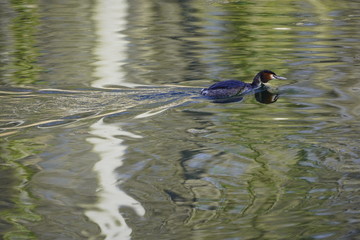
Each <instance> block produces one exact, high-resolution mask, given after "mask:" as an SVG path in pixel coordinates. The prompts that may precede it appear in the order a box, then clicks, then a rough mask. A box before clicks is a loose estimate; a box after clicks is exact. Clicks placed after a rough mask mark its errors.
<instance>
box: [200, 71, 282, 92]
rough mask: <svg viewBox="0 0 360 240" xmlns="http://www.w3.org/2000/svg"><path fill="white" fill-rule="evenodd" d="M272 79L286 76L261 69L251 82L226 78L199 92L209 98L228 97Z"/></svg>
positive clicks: (255, 87)
mask: <svg viewBox="0 0 360 240" xmlns="http://www.w3.org/2000/svg"><path fill="white" fill-rule="evenodd" d="M272 79H286V78H284V77H280V76H277V75H276V74H275V73H274V72H272V71H269V70H263V71H260V72H259V73H258V74H256V76H255V77H254V79H253V82H252V83H245V82H242V81H239V80H226V81H221V82H217V83H215V84H213V85H211V86H210V87H208V88H203V89H202V90H201V92H200V93H201V95H203V96H207V97H210V98H229V97H234V96H238V95H241V94H246V93H248V92H250V91H252V90H255V89H258V88H259V87H261V86H262V85H263V84H264V83H267V82H268V81H270V80H272Z"/></svg>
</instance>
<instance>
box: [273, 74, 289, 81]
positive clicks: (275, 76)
mask: <svg viewBox="0 0 360 240" xmlns="http://www.w3.org/2000/svg"><path fill="white" fill-rule="evenodd" d="M274 78H276V79H280V80H286V78H284V77H280V76H277V75H274Z"/></svg>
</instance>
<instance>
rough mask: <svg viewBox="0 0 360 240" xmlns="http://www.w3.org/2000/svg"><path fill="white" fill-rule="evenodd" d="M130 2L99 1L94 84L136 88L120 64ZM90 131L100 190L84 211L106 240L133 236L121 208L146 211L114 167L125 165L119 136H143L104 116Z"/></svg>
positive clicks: (124, 0) (96, 16) (124, 51)
mask: <svg viewBox="0 0 360 240" xmlns="http://www.w3.org/2000/svg"><path fill="white" fill-rule="evenodd" d="M127 10H128V3H127V1H126V0H107V1H100V0H99V1H97V4H96V6H95V12H94V17H93V19H94V22H95V26H96V33H97V46H96V49H95V50H94V51H95V52H94V54H95V56H96V57H97V59H98V61H97V62H96V63H95V70H94V75H95V77H96V78H97V80H96V81H95V82H93V83H92V86H93V87H98V88H103V87H106V86H111V85H122V86H127V87H134V86H135V84H131V83H126V82H125V80H124V79H125V73H124V72H123V71H122V69H121V66H122V65H123V63H124V62H125V60H126V59H127V54H126V51H127V44H128V42H127V41H126V40H125V35H124V34H122V33H121V32H122V30H124V29H125V28H126V24H127V21H126V16H127ZM90 133H91V134H93V135H94V136H95V137H92V138H88V139H87V140H88V141H89V142H90V143H92V144H94V148H93V151H94V152H96V153H97V154H98V155H99V156H100V161H98V162H97V163H96V164H95V166H94V171H95V172H96V173H97V176H98V182H99V190H98V192H97V198H98V202H97V203H96V204H95V205H93V206H91V209H90V208H88V210H87V211H86V212H85V214H86V216H88V217H89V218H90V219H91V220H92V221H94V222H95V223H97V224H98V225H99V227H100V228H101V232H102V234H103V235H105V237H106V239H130V235H131V232H132V229H131V228H130V227H129V226H128V225H127V223H126V221H125V219H124V217H123V216H122V215H121V213H120V212H119V208H120V207H129V208H131V209H133V210H134V211H135V212H136V213H137V214H138V215H139V216H143V215H144V214H145V209H144V208H143V207H142V206H141V204H140V203H139V202H138V201H136V200H135V199H133V198H132V197H130V196H129V195H127V194H126V193H125V192H124V191H122V190H121V189H120V188H119V184H121V182H122V181H121V179H119V177H118V176H116V174H115V170H116V169H117V168H119V167H121V166H122V164H123V160H124V158H123V155H124V153H125V150H126V148H127V147H126V146H125V145H124V144H123V140H122V139H120V138H119V136H127V137H131V138H141V136H138V135H135V134H132V133H130V132H126V131H123V130H122V129H121V126H120V124H105V123H104V122H103V119H100V120H99V121H98V122H96V123H95V124H93V125H92V126H91V131H90Z"/></svg>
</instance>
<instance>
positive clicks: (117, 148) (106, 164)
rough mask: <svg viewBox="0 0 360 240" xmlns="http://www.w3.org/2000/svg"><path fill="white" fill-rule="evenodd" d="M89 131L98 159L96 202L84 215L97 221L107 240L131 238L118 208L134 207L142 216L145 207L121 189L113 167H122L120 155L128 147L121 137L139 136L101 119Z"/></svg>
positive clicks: (120, 181) (96, 166)
mask: <svg viewBox="0 0 360 240" xmlns="http://www.w3.org/2000/svg"><path fill="white" fill-rule="evenodd" d="M90 133H91V134H92V135H93V136H94V137H92V138H88V139H87V140H88V141H89V142H90V143H92V144H94V149H93V151H94V152H96V153H97V154H98V155H99V157H100V160H99V161H98V162H97V163H96V164H95V165H94V168H93V169H94V171H95V172H96V174H97V176H98V181H99V182H98V183H99V187H98V190H97V197H98V200H97V203H96V204H95V205H93V206H88V207H87V208H90V209H89V210H87V211H86V215H87V216H88V217H89V218H90V219H91V220H92V221H94V222H96V223H97V224H98V225H99V226H100V228H101V232H102V234H103V235H105V237H106V239H130V234H131V232H132V230H131V228H130V227H129V226H128V225H127V224H126V221H125V218H124V217H123V216H122V215H121V213H120V208H121V207H129V208H131V209H133V210H134V211H135V212H136V213H137V214H138V215H139V216H143V215H144V213H145V209H144V208H143V207H142V206H141V204H140V203H139V202H138V201H136V200H135V199H133V198H132V197H130V196H129V195H128V194H126V193H125V192H124V191H122V190H121V188H120V187H119V185H120V184H121V183H122V179H121V178H120V179H119V177H118V176H117V175H116V173H115V170H116V169H117V168H119V167H121V166H122V164H123V160H124V158H123V155H124V154H125V151H126V148H127V146H126V145H124V144H123V140H121V138H120V137H121V136H126V137H131V138H138V139H139V138H141V136H138V135H135V134H132V133H129V132H126V131H123V130H122V129H121V127H120V124H105V123H104V121H103V119H101V120H99V121H98V122H97V123H95V124H93V125H92V126H91V131H90Z"/></svg>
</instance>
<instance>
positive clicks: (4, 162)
mask: <svg viewBox="0 0 360 240" xmlns="http://www.w3.org/2000/svg"><path fill="white" fill-rule="evenodd" d="M31 141H34V139H31ZM38 147H39V146H36V145H34V144H32V143H30V142H27V141H23V140H12V141H0V176H1V178H0V182H1V194H0V221H1V222H2V224H1V225H2V227H1V234H3V237H4V239H15V238H16V239H17V238H24V239H33V233H32V232H31V231H30V230H29V229H27V228H26V227H25V225H24V222H36V221H39V220H40V216H39V215H36V214H35V213H33V209H34V208H35V206H34V205H33V204H32V202H33V200H32V196H31V195H30V193H29V192H28V189H27V187H26V186H27V183H28V182H29V181H30V180H31V178H32V176H33V174H34V171H33V170H32V169H31V168H30V167H28V166H27V165H26V164H24V163H22V160H24V159H26V158H27V157H29V156H31V155H33V154H34V153H35V152H37V151H38V149H37V148H38ZM34 239H35V237H34Z"/></svg>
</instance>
